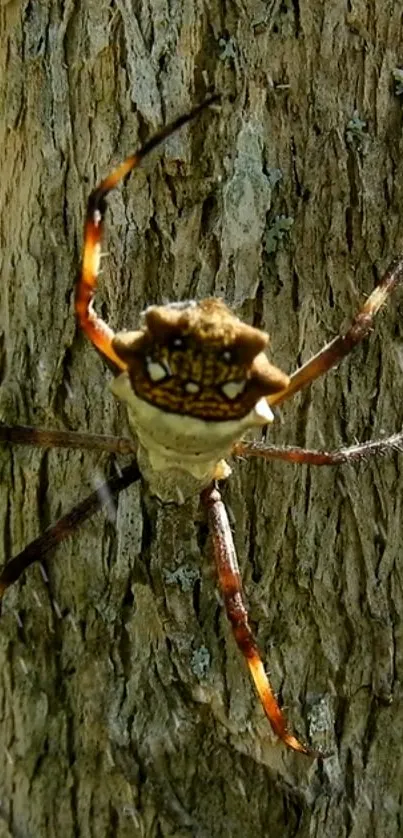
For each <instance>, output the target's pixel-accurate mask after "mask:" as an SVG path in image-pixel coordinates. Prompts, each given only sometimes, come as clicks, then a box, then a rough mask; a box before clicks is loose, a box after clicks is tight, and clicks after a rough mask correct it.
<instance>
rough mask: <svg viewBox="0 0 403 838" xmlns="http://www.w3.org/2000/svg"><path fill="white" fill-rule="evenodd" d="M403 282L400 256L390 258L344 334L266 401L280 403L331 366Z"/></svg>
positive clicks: (365, 331) (362, 334)
mask: <svg viewBox="0 0 403 838" xmlns="http://www.w3.org/2000/svg"><path fill="white" fill-rule="evenodd" d="M402 281H403V259H402V258H401V257H400V258H398V259H394V261H393V262H392V263H391V264H390V265H389V267H388V269H387V271H386V272H385V274H384V275H383V277H382V279H381V280H380V282H379V283H378V285H377V286H376V287H375V288H374V290H373V291H372V294H370V295H369V297H368V299H367V301H366V302H365V303H364V305H363V306H362V308H361V309H360V310H359V311H358V313H357V314H356V316H355V317H354V320H353V322H352V324H351V326H350V328H349V329H348V330H347V332H346V333H345V334H344V335H338V337H336V338H334V340H332V341H331V342H330V343H328V344H327V346H324V347H323V349H321V351H320V352H318V354H317V355H315V356H314V357H313V358H311V359H310V361H307V363H306V364H304V365H303V366H302V367H300V368H299V369H297V370H296V371H295V372H294V373H293V374H292V375H291V376H290V382H289V385H288V387H286V388H285V389H284V390H280V391H279V392H278V393H274V394H273V395H272V396H268V402H269V404H271V405H273V404H281V402H284V401H286V400H287V399H289V398H291V396H293V395H294V393H297V392H298V390H302V389H303V388H304V387H308V385H309V384H311V383H312V381H315V379H316V378H319V376H320V375H323V374H324V373H326V372H327V371H328V370H330V369H331V368H332V367H335V366H336V365H337V364H338V363H339V362H340V361H341V360H342V358H345V357H346V355H348V354H349V352H351V350H352V349H353V348H354V347H355V346H356V345H357V343H360V341H362V340H363V338H365V337H366V336H367V335H368V334H369V332H370V331H371V329H372V325H373V321H374V317H375V315H376V314H377V312H378V311H379V309H380V308H381V307H382V306H383V304H384V303H385V302H386V301H387V299H388V297H389V296H390V294H391V293H392V291H393V290H394V289H395V287H396V286H397V285H399V284H400V283H401V282H402Z"/></svg>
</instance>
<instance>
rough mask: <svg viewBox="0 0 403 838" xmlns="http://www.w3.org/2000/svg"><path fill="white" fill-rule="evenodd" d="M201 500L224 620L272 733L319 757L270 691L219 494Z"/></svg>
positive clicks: (212, 491) (206, 492) (209, 490)
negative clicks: (295, 731)
mask: <svg viewBox="0 0 403 838" xmlns="http://www.w3.org/2000/svg"><path fill="white" fill-rule="evenodd" d="M201 500H202V503H203V505H204V506H205V507H206V508H207V511H208V520H209V527H210V532H211V536H212V542H213V551H214V558H215V562H216V567H217V573H218V578H219V583H220V588H221V592H222V594H223V597H224V603H225V609H226V612H227V616H228V619H229V621H230V623H231V626H232V631H233V633H234V637H235V640H236V642H237V644H238V647H239V649H240V650H241V652H242V654H243V656H244V658H245V660H246V662H247V664H248V667H249V670H250V672H251V675H252V678H253V681H254V683H255V687H256V690H257V692H258V695H259V698H260V700H261V702H262V705H263V709H264V711H265V713H266V716H267V718H268V720H269V722H270V724H271V726H272V728H273V730H274V733H275V734H276V735H277V736H278V737H279V738H280V739H281V740H282V741H283V742H284V743H285V744H286V745H287V746H288V747H289V748H291V749H292V750H294V751H299V752H300V753H302V754H308V755H309V756H323V754H318V753H317V752H315V751H313V750H312V749H311V748H309V747H308V746H307V745H304V744H302V743H301V742H300V741H299V739H297V738H296V737H295V736H294V735H293V734H292V733H290V732H289V730H288V728H287V722H286V719H285V716H284V714H283V712H282V710H281V708H280V706H279V704H278V702H277V699H276V697H275V695H274V692H273V690H272V688H271V685H270V682H269V679H268V677H267V675H266V672H265V669H264V666H263V662H262V659H261V657H260V654H259V650H258V648H257V643H256V640H255V638H254V636H253V633H252V629H251V627H250V625H249V619H248V612H247V610H246V605H245V600H244V595H243V591H242V582H241V575H240V572H239V566H238V561H237V557H236V553H235V547H234V542H233V538H232V533H231V528H230V525H229V521H228V515H227V511H226V509H225V506H224V504H223V502H222V500H221V495H220V492H219V491H218V489H217V488H215V486H214V485H213V486H210V487H209V488H207V489H205V490H204V491H203V492H202V494H201Z"/></svg>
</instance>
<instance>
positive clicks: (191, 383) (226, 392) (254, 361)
mask: <svg viewBox="0 0 403 838" xmlns="http://www.w3.org/2000/svg"><path fill="white" fill-rule="evenodd" d="M143 319H144V328H143V329H142V331H139V332H122V333H118V334H117V335H116V337H115V338H114V339H113V341H112V346H113V349H114V350H115V352H116V354H117V355H118V356H119V358H121V359H122V360H123V361H124V362H125V363H126V364H127V368H128V374H129V378H130V381H131V384H132V387H133V390H134V392H135V394H136V395H137V396H138V397H139V398H140V399H144V401H147V402H150V403H151V404H153V405H155V406H156V407H159V408H160V409H161V410H164V411H168V412H169V413H177V414H180V415H182V416H193V417H195V418H197V419H204V420H206V421H213V422H220V421H229V420H238V419H243V418H244V417H245V416H247V414H248V413H250V411H251V410H253V408H255V407H256V405H257V403H258V402H259V400H260V399H261V398H262V397H263V396H269V395H271V394H272V393H277V392H278V391H279V390H284V388H285V387H287V385H288V381H289V379H288V376H287V375H285V373H283V372H281V370H279V369H277V367H274V366H273V365H272V364H270V363H269V361H268V359H267V358H266V355H265V354H264V349H265V348H266V346H267V344H268V340H269V338H268V335H266V334H265V332H262V331H260V329H255V328H254V327H253V326H248V325H247V324H246V323H243V322H242V321H241V320H239V319H238V318H237V317H235V315H234V314H233V313H232V312H231V311H230V309H229V308H228V307H227V306H226V305H225V303H224V302H223V301H222V300H219V299H216V298H210V299H206V300H202V301H201V302H199V303H196V302H194V301H190V302H186V303H183V304H180V305H176V304H169V305H166V306H150V307H149V308H147V309H146V311H145V312H144V314H143Z"/></svg>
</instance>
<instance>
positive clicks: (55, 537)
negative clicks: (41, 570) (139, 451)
mask: <svg viewBox="0 0 403 838" xmlns="http://www.w3.org/2000/svg"><path fill="white" fill-rule="evenodd" d="M139 477H140V472H139V470H138V467H137V464H136V463H132V464H131V465H130V466H126V467H125V468H123V469H122V471H121V473H120V474H117V475H116V476H115V477H112V478H111V479H110V480H107V481H106V482H105V483H103V484H102V485H101V486H99V488H98V489H97V490H96V491H95V492H92V494H91V495H89V496H88V497H87V498H85V500H83V501H81V502H80V503H78V504H77V505H76V506H74V507H73V509H72V510H71V511H70V512H68V513H67V515H63V517H62V518H59V520H58V521H56V523H55V524H53V525H52V526H51V527H48V528H47V529H46V530H45V532H43V533H42V535H40V536H39V537H38V538H35V540H34V541H31V543H30V544H28V546H27V547H24V549H23V550H21V552H20V553H18V554H17V555H16V556H14V558H13V559H11V561H9V562H7V564H6V565H5V566H4V567H3V570H2V572H1V574H0V600H1V599H2V598H3V595H4V592H5V591H6V590H7V588H9V587H10V585H13V584H14V582H17V580H18V579H19V578H20V576H21V575H22V574H23V573H24V571H25V570H27V568H28V567H30V565H31V564H33V563H34V562H36V561H42V559H44V558H46V556H47V555H48V554H49V553H50V552H51V551H52V550H53V549H54V548H55V547H57V545H58V544H60V543H61V542H62V541H64V540H65V539H66V538H68V536H69V535H71V534H72V533H73V532H74V530H75V529H76V528H77V527H78V526H79V525H80V524H82V523H83V521H86V520H87V518H91V516H92V515H94V513H95V512H96V511H97V510H98V509H101V507H102V506H105V505H106V504H107V503H108V502H109V503H110V501H111V498H113V497H115V496H116V495H118V494H119V492H121V491H122V489H126V488H127V487H128V486H131V484H132V483H134V481H135V480H138V479H139Z"/></svg>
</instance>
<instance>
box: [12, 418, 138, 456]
mask: <svg viewBox="0 0 403 838" xmlns="http://www.w3.org/2000/svg"><path fill="white" fill-rule="evenodd" d="M6 443H12V444H13V445H31V446H32V445H34V446H36V447H38V448H80V449H82V450H85V449H89V450H91V451H107V452H108V453H109V454H135V453H136V449H137V446H136V443H135V442H134V441H133V440H132V439H128V438H127V437H118V436H107V435H106V434H88V433H79V432H78V433H77V432H76V431H47V430H41V429H40V428H31V427H29V426H27V425H3V424H2V423H1V422H0V445H2V444H6Z"/></svg>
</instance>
